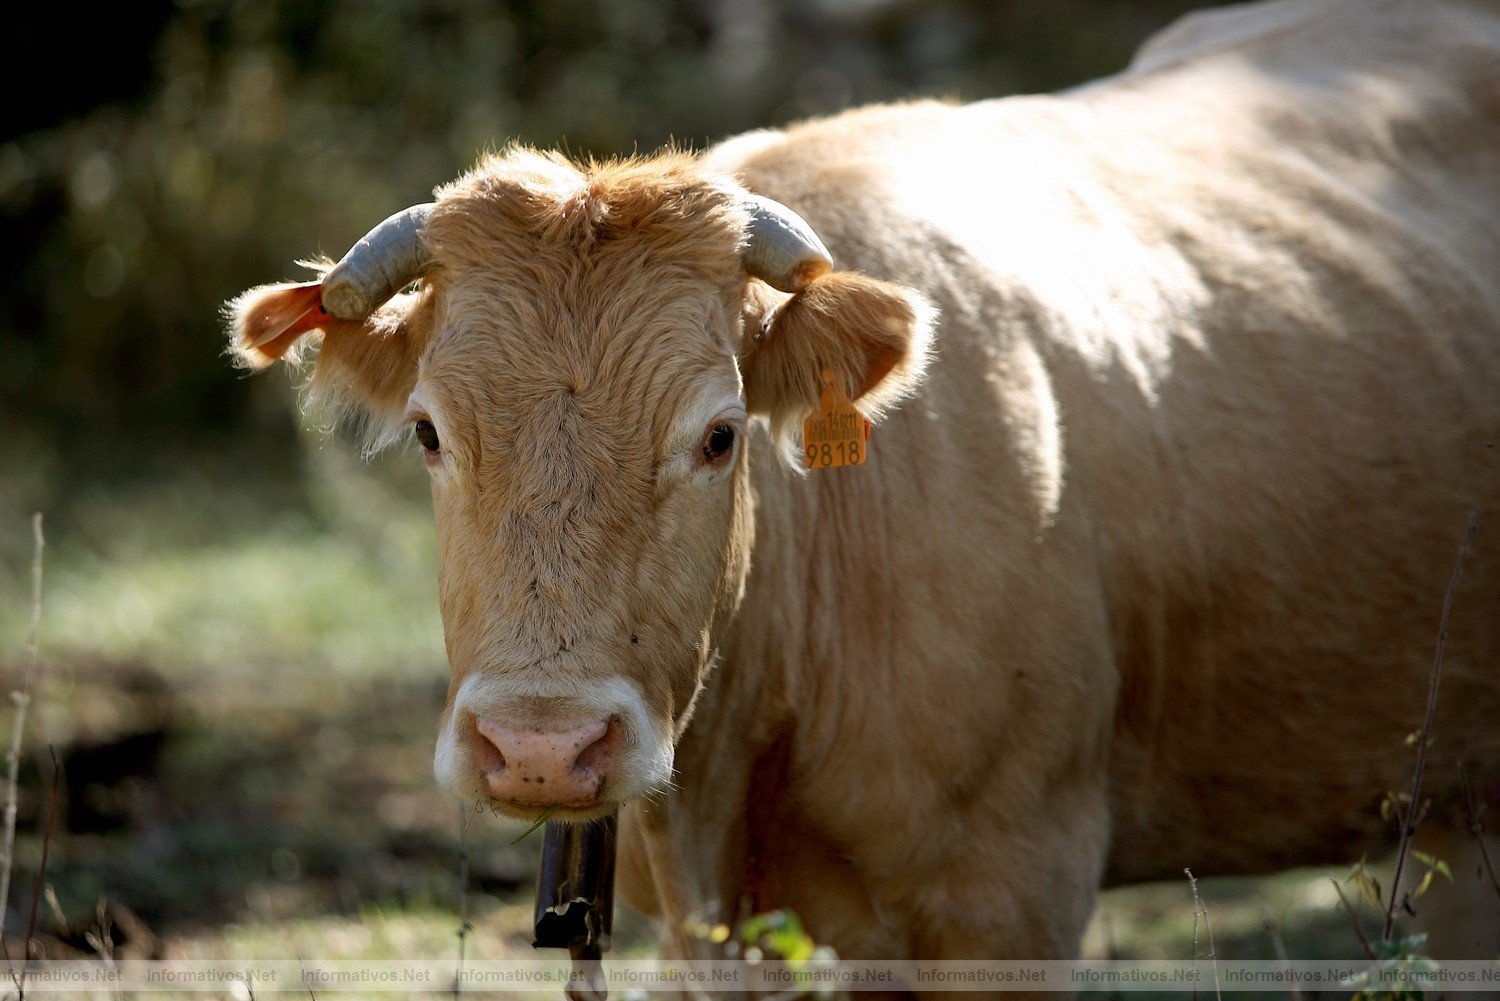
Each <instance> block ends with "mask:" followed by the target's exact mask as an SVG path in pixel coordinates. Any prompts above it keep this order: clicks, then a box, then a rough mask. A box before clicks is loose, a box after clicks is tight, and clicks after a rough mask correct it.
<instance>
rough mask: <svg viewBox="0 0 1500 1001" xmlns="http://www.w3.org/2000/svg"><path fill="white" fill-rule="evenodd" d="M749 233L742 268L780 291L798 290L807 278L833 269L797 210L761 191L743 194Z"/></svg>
mask: <svg viewBox="0 0 1500 1001" xmlns="http://www.w3.org/2000/svg"><path fill="white" fill-rule="evenodd" d="M745 208H746V209H748V210H749V212H750V233H749V236H748V238H747V239H746V241H745V249H744V252H743V255H742V257H743V260H744V262H745V270H746V271H748V272H749V273H750V274H752V275H754V276H755V277H757V278H759V279H760V280H761V281H763V282H765V283H766V284H767V285H770V286H771V287H773V288H777V289H780V290H781V291H783V292H800V291H802V290H803V289H804V288H806V287H807V284H808V282H810V281H812V280H813V279H814V278H819V277H821V276H823V275H826V274H827V273H828V272H830V271H832V270H833V257H832V256H831V255H829V253H828V248H827V247H825V246H823V241H822V240H819V239H818V234H816V233H814V232H813V229H812V227H811V226H809V225H808V224H807V221H806V220H804V219H803V218H802V217H801V216H799V215H798V214H797V213H795V212H793V211H792V210H791V209H789V208H787V207H786V206H785V205H783V204H781V203H780V202H775V201H772V200H771V199H769V198H765V197H762V196H761V195H747V196H746V197H745Z"/></svg>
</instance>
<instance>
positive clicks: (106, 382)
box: [0, 0, 1195, 500]
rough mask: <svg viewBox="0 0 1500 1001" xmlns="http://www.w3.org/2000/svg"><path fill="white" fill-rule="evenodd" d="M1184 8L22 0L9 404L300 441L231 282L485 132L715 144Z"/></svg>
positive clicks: (444, 170) (242, 282)
mask: <svg viewBox="0 0 1500 1001" xmlns="http://www.w3.org/2000/svg"><path fill="white" fill-rule="evenodd" d="M1191 6H1195V4H1193V3H1191V2H1190V0H1008V2H985V0H802V2H796V3H773V2H767V0H665V2H648V0H557V2H547V3H543V2H517V0H510V2H500V3H481V2H479V0H445V2H434V3H424V4H416V3H413V4H397V3H389V2H386V3H369V2H352V0H342V2H341V0H316V2H313V0H272V2H255V3H251V2H242V3H224V2H195V0H180V2H178V3H175V4H173V3H162V2H160V0H142V2H135V3H128V4H113V5H106V6H103V7H99V8H97V9H93V10H90V11H89V12H88V13H87V15H84V14H83V13H82V12H81V11H80V10H79V8H77V7H76V6H74V5H70V4H62V3H51V4H40V5H38V4H28V5H26V7H25V13H24V14H22V15H21V20H20V21H18V22H15V23H12V24H9V25H8V34H9V36H10V39H11V43H10V44H11V48H12V58H10V59H8V60H6V61H5V64H4V65H5V69H4V73H5V75H6V77H7V79H6V81H5V82H6V85H7V86H6V88H5V93H7V94H8V95H9V99H8V100H7V101H6V102H5V104H4V111H3V112H0V114H3V116H4V119H3V121H4V124H3V127H0V226H3V227H4V232H5V233H6V234H7V237H6V238H5V239H3V240H0V255H3V257H0V286H3V291H0V424H3V426H4V427H6V428H7V429H9V430H10V434H9V435H8V437H9V438H10V441H11V444H12V446H17V445H21V444H24V445H25V446H26V447H28V448H31V449H40V450H42V451H44V452H53V453H55V452H62V453H63V454H64V455H65V457H66V458H68V459H70V460H74V461H75V462H76V461H81V460H87V462H86V465H85V466H84V467H82V468H78V467H74V468H73V472H74V473H75V474H76V475H80V476H97V475H121V474H123V475H130V474H131V472H132V470H133V471H135V472H137V473H139V472H141V471H142V470H143V469H144V470H148V471H149V472H150V473H151V474H152V475H156V473H157V468H156V467H158V466H159V465H160V464H161V463H162V462H163V461H164V460H168V461H171V462H180V461H183V459H184V458H185V457H186V456H189V455H191V454H192V452H193V450H195V449H204V448H208V449H215V448H217V447H218V445H219V444H220V443H221V442H222V441H223V440H225V439H226V437H233V438H234V440H235V441H236V444H237V447H240V448H242V449H246V450H247V451H250V452H254V451H255V446H256V445H258V444H264V443H265V442H266V441H271V442H277V441H279V442H281V443H286V442H289V441H291V440H292V438H291V434H292V424H293V422H294V421H295V420H296V415H295V414H294V413H293V412H292V411H290V410H289V409H288V408H286V407H285V406H284V405H282V400H283V398H282V397H281V396H279V395H277V396H275V397H274V398H273V399H271V400H269V401H268V402H265V403H258V401H257V397H258V395H265V393H263V392H262V391H260V390H259V389H258V387H257V384H256V383H254V382H249V381H245V380H241V379H238V378H237V377H236V376H235V374H234V373H232V372H231V371H230V370H229V369H228V367H227V366H226V365H225V364H224V360H223V359H222V358H220V357H219V355H218V351H219V348H220V340H219V338H220V334H219V327H220V321H219V318H218V309H219V305H220V303H222V302H223V301H224V300H225V299H226V298H228V297H229V296H232V295H233V294H235V293H236V292H238V291H240V290H241V289H244V288H246V287H248V286H250V285H255V284H259V283H261V282H265V281H270V280H273V279H279V278H286V277H291V276H294V275H295V274H298V272H297V269H295V268H294V267H293V264H292V262H293V261H294V260H296V259H298V258H300V257H304V256H307V255H309V254H311V253H314V252H318V251H321V252H325V253H328V254H330V255H331V256H334V257H337V256H339V255H340V254H341V253H342V252H343V250H344V249H346V248H347V247H348V246H349V244H350V243H351V242H352V241H353V240H354V239H356V238H357V237H358V236H359V235H360V234H362V233H363V232H364V231H365V230H366V229H367V228H368V227H369V226H370V225H372V224H373V223H375V222H377V221H379V220H380V219H382V218H384V217H385V216H386V215H387V214H388V213H389V212H391V211H393V210H395V209H397V208H400V207H403V206H405V205H407V204H409V203H412V202H417V201H422V200H425V199H426V197H427V196H428V194H429V192H430V191H431V189H432V188H433V187H434V186H435V185H437V184H439V183H441V182H443V181H446V180H448V179H450V178H451V177H453V176H454V175H455V174H457V173H459V172H460V171H462V170H463V169H465V168H466V167H467V166H468V165H470V164H471V163H472V162H473V161H474V159H475V158H476V156H477V154H478V153H479V152H480V151H482V150H484V149H486V148H493V147H495V146H498V145H500V144H503V143H505V142H506V141H509V140H512V139H518V140H520V141H523V142H527V143H533V144H536V145H541V146H562V147H565V148H568V149H571V150H574V151H577V152H579V153H593V154H611V153H621V152H630V151H633V150H649V149H652V148H655V147H657V146H659V145H661V144H663V143H666V142H669V141H676V142H679V143H690V144H692V145H693V146H695V147H701V146H703V145H705V144H706V143H708V142H711V141H713V140H716V139H718V138H722V137H724V136H727V135H732V134H734V133H736V132H740V131H743V130H746V129H751V128H756V127H761V126H768V125H780V124H783V123H786V122H789V121H793V120H796V119H800V118H806V117H809V116H815V115H822V114H827V113H830V112H834V111H838V110H840V109H842V108H847V107H850V106H853V105H858V104H862V103H868V102H872V101H886V100H894V99H900V98H906V97H914V96H941V97H951V98H958V99H977V98H982V97H991V96H997V95H1004V94H1009V93H1013V92H1027V91H1040V90H1048V89H1053V88H1058V87H1062V86H1066V85H1069V84H1073V83H1077V82H1081V81H1084V80H1087V79H1090V78H1092V77H1095V76H1098V75H1102V74H1105V73H1109V72H1113V71H1116V70H1118V69H1120V68H1121V67H1122V66H1123V65H1124V64H1125V63H1126V61H1127V60H1128V58H1129V55H1130V53H1131V51H1132V50H1133V49H1134V47H1135V46H1136V45H1137V44H1138V43H1139V42H1140V41H1141V40H1142V39H1143V38H1144V37H1145V36H1146V35H1147V34H1149V33H1150V32H1152V31H1153V30H1155V29H1157V28H1159V27H1161V26H1162V25H1164V24H1165V23H1167V22H1168V21H1169V20H1170V19H1171V18H1172V17H1173V16H1175V15H1176V14H1178V13H1180V12H1181V11H1183V10H1186V9H1188V8H1189V7H1191ZM38 62H40V63H41V64H43V65H50V67H51V69H50V70H49V71H48V72H46V73H45V74H38V72H37V70H36V68H35V67H36V66H37V65H38ZM18 432H19V433H18ZM63 486H65V485H63ZM46 499H49V498H39V500H46Z"/></svg>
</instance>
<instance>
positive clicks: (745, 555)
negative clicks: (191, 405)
mask: <svg viewBox="0 0 1500 1001" xmlns="http://www.w3.org/2000/svg"><path fill="white" fill-rule="evenodd" d="M230 313H231V319H232V327H233V329H232V331H231V350H232V352H233V353H234V354H235V355H236V357H237V358H238V359H239V360H240V361H241V362H242V363H243V364H245V365H248V366H249V367H252V368H259V367H264V366H266V365H269V364H272V363H273V362H275V361H276V360H278V359H291V358H294V357H295V355H296V353H297V348H298V346H299V342H301V341H302V340H304V339H305V338H309V337H310V335H312V336H313V337H317V336H320V337H321V347H320V349H319V352H318V358H317V367H316V370H315V372H314V376H313V381H312V386H313V389H314V391H315V392H319V393H321V394H323V395H324V396H328V397H332V398H334V399H335V400H337V401H338V402H341V403H345V404H352V405H354V406H356V407H357V408H358V409H359V410H360V411H361V412H362V413H363V414H364V415H365V416H366V417H367V418H368V420H369V422H370V428H371V432H372V436H373V438H374V439H375V440H377V441H383V440H389V439H391V438H392V437H394V436H395V434H396V433H398V432H401V431H403V430H404V429H407V428H409V429H411V433H412V435H413V436H414V437H415V439H416V441H417V443H418V444H419V446H420V449H421V461H423V462H424V463H425V464H426V466H427V470H428V472H429V473H430V475H431V479H432V496H433V505H434V508H435V511H436V517H437V530H438V541H439V567H438V575H439V585H440V600H441V605H442V616H443V626H444V633H445V637H446V645H447V650H448V659H449V662H450V664H451V665H452V672H453V673H452V681H451V684H450V686H449V689H448V703H447V708H446V709H445V711H444V714H443V719H442V723H441V728H440V731H439V737H438V746H437V755H436V771H437V775H438V777H439V779H440V780H441V781H442V782H443V783H444V784H445V785H447V786H448V787H450V788H451V789H453V790H454V791H455V792H458V793H459V794H461V795H465V796H476V797H481V798H484V799H487V800H489V801H491V802H492V803H493V804H494V805H495V806H496V807H498V808H499V809H501V810H504V811H506V812H509V813H513V814H516V815H518V816H531V815H534V814H535V813H536V812H537V810H538V809H539V808H543V807H552V808H555V809H556V810H557V811H558V812H557V813H556V814H555V815H556V816H558V817H559V818H563V819H575V820H581V819H586V818H588V817H591V816H595V815H598V814H601V813H603V812H605V811H607V810H609V809H612V808H613V806H614V805H616V804H618V803H620V802H622V801H624V800H627V799H630V798H632V797H635V796H639V795H642V794H645V793H648V792H650V791H652V790H653V789H657V788H660V787H663V786H664V785H665V784H667V783H668V782H669V781H670V779H671V775H672V759H673V748H674V745H675V741H676V739H677V738H678V737H679V736H680V735H681V733H682V730H683V728H684V727H685V726H686V724H687V721H688V717H689V714H690V712H691V710H692V706H693V701H694V699H695V697H696V695H697V692H698V690H699V687H700V685H701V684H702V681H703V678H704V675H705V672H706V671H707V670H708V667H709V665H710V662H711V659H712V654H713V650H714V648H715V642H716V636H717V635H718V634H719V633H720V631H721V630H722V629H723V628H724V625H725V623H726V621H727V620H728V619H730V618H731V617H732V615H733V612H734V609H735V607H736V604H737V602H738V600H739V597H740V595H741V593H742V590H743V584H744V581H745V577H746V574H747V572H748V568H749V558H750V548H751V543H752V517H751V503H752V502H751V495H750V491H749V472H748V470H749V467H748V465H747V452H748V448H749V445H750V442H749V435H748V434H747V429H748V424H749V422H750V421H752V420H754V419H756V418H765V419H767V420H768V421H769V422H770V426H771V428H772V430H773V432H774V434H775V436H776V438H779V439H780V445H781V446H785V445H786V444H787V443H788V442H789V439H790V438H791V436H792V435H793V434H794V433H795V430H796V429H797V428H798V427H799V426H800V421H801V419H802V417H803V416H805V415H806V414H807V413H808V412H809V411H810V410H811V409H812V408H813V407H814V406H815V405H816V402H817V400H818V397H819V393H820V391H821V390H822V388H823V384H824V380H825V379H829V378H831V379H833V380H835V381H836V382H837V383H838V384H840V385H841V386H842V388H843V389H844V391H845V392H846V393H847V394H848V395H849V396H850V398H852V399H854V400H855V401H856V403H857V405H858V406H859V407H860V408H861V409H862V410H864V411H866V412H867V413H870V414H876V413H878V412H879V410H880V409H881V408H882V407H883V406H885V405H888V404H889V403H891V402H893V401H895V400H896V399H897V398H899V397H900V396H901V395H902V394H903V393H905V392H906V391H907V390H908V389H909V388H910V387H911V386H912V385H913V383H914V382H915V380H916V379H917V378H918V377H919V375H920V372H921V368H922V365H923V361H924V355H925V349H926V343H927V338H928V325H929V323H928V317H927V314H928V310H927V309H926V307H925V305H924V304H923V302H922V300H921V299H920V298H919V297H918V296H917V294H916V293H914V292H912V291H910V290H908V289H904V288H900V287H897V286H893V285H889V284H885V283H883V282H879V281H875V280H872V279H870V278H866V277H863V276H860V275H856V274H852V273H839V272H834V271H832V265H831V261H830V259H829V256H828V253H827V251H826V250H824V248H823V245H822V244H821V243H820V242H819V241H818V238H817V237H816V236H815V235H813V233H812V231H811V229H809V228H808V226H807V224H806V223H805V222H803V221H802V220H801V219H800V218H799V217H797V216H796V215H794V214H793V213H792V212H791V211H790V210H789V209H787V208H785V207H784V206H781V205H779V204H777V203H774V202H771V201H768V200H766V199H761V198H756V197H754V196H751V195H750V194H748V193H747V192H746V191H745V190H744V189H743V188H741V187H739V186H737V185H736V184H735V183H733V182H732V181H730V180H728V179H726V178H724V177H721V176H718V175H715V174H713V173H712V172H710V171H709V170H708V169H707V168H706V167H705V166H704V165H703V164H702V163H701V161H699V160H698V159H697V158H695V157H692V156H690V155H686V154H664V155H661V156H657V157H652V158H646V159H633V160H627V161H618V162H610V163H604V164H597V163H595V164H588V165H575V164H573V163H571V162H569V161H567V160H565V159H563V158H561V157H558V156H553V155H545V154H540V153H535V152H531V151H526V150H510V151H508V152H506V153H503V154H501V155H498V156H494V157H491V158H489V159H488V160H486V161H484V162H482V163H481V164H480V165H479V166H478V167H477V168H476V169H475V170H474V171H472V172H471V173H469V174H468V175H466V176H464V177H462V178H460V179H459V180H457V181H455V182H453V183H452V184H450V185H448V186H446V187H444V188H441V189H439V190H438V192H437V199H436V201H435V202H434V203H432V204H430V205H424V206H419V207H416V208H413V209H409V210H407V211H406V212H403V213H400V214H398V215H396V216H393V217H391V219H389V220H387V221H386V222H385V223H383V224H382V225H381V226H379V227H377V228H376V229H375V230H372V231H371V233H370V234H369V235H368V236H366V237H365V238H364V239H363V240H361V241H360V243H359V244H358V245H356V247H355V248H354V249H353V250H351V251H350V252H349V254H348V255H347V256H346V257H345V258H344V260H343V261H341V262H340V263H339V264H338V265H337V266H335V267H333V268H332V269H331V270H329V271H328V272H327V273H326V274H325V275H324V277H323V279H322V280H321V281H320V282H310V283H306V284H303V285H273V286H265V287H262V288H258V289H253V290H251V291H249V292H247V293H245V294H244V295H242V296H241V297H239V298H238V299H236V300H235V301H234V302H233V303H231V304H230ZM773 440H774V439H773ZM789 454H790V453H789ZM789 475H790V474H789Z"/></svg>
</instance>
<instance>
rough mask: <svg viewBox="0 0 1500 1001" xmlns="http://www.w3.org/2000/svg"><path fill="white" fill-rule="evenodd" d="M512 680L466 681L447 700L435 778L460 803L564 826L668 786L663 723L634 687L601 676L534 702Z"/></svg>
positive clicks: (667, 735)
mask: <svg viewBox="0 0 1500 1001" xmlns="http://www.w3.org/2000/svg"><path fill="white" fill-rule="evenodd" d="M526 687H529V686H527V683H526V681H525V679H524V677H522V676H519V675H500V676H489V677H485V676H481V675H474V676H471V677H470V678H469V679H468V680H466V681H465V683H464V684H463V685H462V686H460V688H459V690H458V691H457V692H455V693H454V699H453V702H452V705H451V707H450V710H449V712H448V713H447V714H446V715H445V718H444V721H443V726H442V729H441V731H440V732H439V735H438V741H437V755H436V759H435V761H434V763H433V764H434V771H435V772H436V773H437V778H438V781H439V782H441V783H442V784H443V785H445V786H447V787H448V788H449V789H450V790H452V791H453V792H455V793H457V794H459V795H460V796H466V797H477V798H479V799H484V800H488V801H489V802H490V803H491V804H492V805H493V806H494V807H495V808H496V809H497V810H500V811H501V812H503V813H509V814H512V815H514V816H517V817H535V816H536V812H537V811H538V810H540V809H549V808H550V809H552V810H554V811H555V812H554V816H556V817H557V819H562V820H585V819H589V818H591V817H594V816H603V815H604V814H605V813H608V812H609V811H610V810H612V809H614V808H615V807H617V806H618V805H619V804H621V803H623V802H625V801H626V800H629V799H634V798H635V797H637V796H641V795H645V794H646V793H649V792H651V791H652V790H653V789H656V788H658V787H660V786H662V785H664V784H666V783H668V782H669V781H670V780H671V777H672V758H673V749H672V730H671V724H670V721H669V720H667V719H665V718H661V717H659V715H658V714H656V713H653V712H651V711H650V709H649V707H648V705H647V703H646V699H645V697H644V693H643V692H642V691H641V689H640V687H639V686H638V685H637V684H636V683H635V682H633V681H628V680H626V679H624V678H621V677H618V676H616V677H606V678H600V679H596V680H594V681H592V682H591V683H589V684H588V685H587V687H582V688H580V689H577V690H574V691H571V692H557V691H554V692H552V693H548V694H539V693H537V692H536V690H535V689H534V688H532V689H531V690H530V691H527V690H526Z"/></svg>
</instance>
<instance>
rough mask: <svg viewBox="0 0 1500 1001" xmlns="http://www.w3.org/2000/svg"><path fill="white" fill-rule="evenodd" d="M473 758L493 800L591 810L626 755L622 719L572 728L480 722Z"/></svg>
mask: <svg viewBox="0 0 1500 1001" xmlns="http://www.w3.org/2000/svg"><path fill="white" fill-rule="evenodd" d="M470 740H471V741H472V743H473V744H474V746H473V747H472V748H471V750H470V755H471V757H472V759H473V761H474V763H475V765H476V766H477V767H478V768H479V770H480V772H481V773H482V774H483V776H484V786H485V791H486V792H487V793H488V794H489V796H490V798H491V799H496V800H501V801H503V802H505V803H509V804H512V805H514V806H524V807H561V808H571V809H588V808H590V807H593V806H596V805H597V804H598V803H599V798H600V793H601V792H602V791H603V787H604V783H605V781H606V779H608V778H609V777H610V775H611V773H612V772H614V771H615V769H616V767H617V766H618V764H619V759H620V757H621V754H622V752H623V751H624V750H625V746H626V741H627V735H626V729H625V724H624V723H623V721H621V719H620V718H619V717H618V716H613V717H610V718H609V719H600V720H594V721H593V722H590V723H585V724H584V725H582V726H576V727H572V728H568V729H545V728H542V727H525V726H522V727H514V726H507V725H506V724H505V723H502V722H499V721H497V720H491V719H481V718H476V719H475V721H474V730H473V733H472V734H471V735H470Z"/></svg>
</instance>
